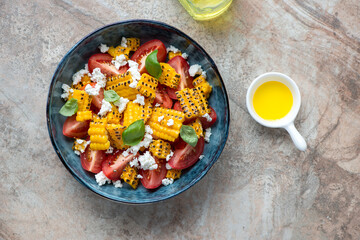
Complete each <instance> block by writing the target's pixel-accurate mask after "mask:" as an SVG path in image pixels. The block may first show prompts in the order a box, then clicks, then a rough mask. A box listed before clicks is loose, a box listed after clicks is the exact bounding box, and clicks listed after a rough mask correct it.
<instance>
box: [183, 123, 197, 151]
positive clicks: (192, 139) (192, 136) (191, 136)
mask: <svg viewBox="0 0 360 240" xmlns="http://www.w3.org/2000/svg"><path fill="white" fill-rule="evenodd" d="M180 137H181V138H182V139H183V140H184V141H185V142H187V143H188V144H190V145H191V146H192V147H195V146H196V144H197V142H198V137H197V135H196V132H195V130H194V129H193V128H192V127H190V126H187V125H182V126H181V128H180Z"/></svg>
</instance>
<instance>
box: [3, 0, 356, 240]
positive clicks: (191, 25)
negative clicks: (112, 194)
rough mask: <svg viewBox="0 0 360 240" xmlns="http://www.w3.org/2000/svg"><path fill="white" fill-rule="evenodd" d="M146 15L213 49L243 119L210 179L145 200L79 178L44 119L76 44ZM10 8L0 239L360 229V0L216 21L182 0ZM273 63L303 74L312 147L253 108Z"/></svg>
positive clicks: (309, 0)
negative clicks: (123, 198) (60, 68)
mask: <svg viewBox="0 0 360 240" xmlns="http://www.w3.org/2000/svg"><path fill="white" fill-rule="evenodd" d="M135 18H144V19H154V20H160V21H164V22H166V23H168V24H171V25H173V26H175V27H177V28H179V29H181V30H183V31H184V32H186V33H187V34H189V35H190V36H191V37H193V38H194V39H195V40H197V41H198V42H199V43H200V44H201V45H202V46H203V47H204V48H205V49H206V50H207V51H208V53H209V54H210V55H211V56H212V57H213V59H214V60H215V62H216V63H217V65H218V67H219V70H220V72H221V74H222V77H223V79H224V81H225V83H226V87H227V90H228V94H229V98H230V107H231V121H232V122H231V133H230V136H229V139H228V142H227V144H226V147H225V149H224V152H223V154H222V155H221V157H220V159H219V160H218V162H217V163H216V164H215V165H214V167H213V168H212V169H211V171H210V172H209V173H208V175H207V176H206V177H205V178H204V179H203V180H201V181H200V182H199V183H198V184H196V185H195V186H194V187H193V188H191V189H190V190H188V191H186V192H185V193H183V194H181V195H180V196H178V197H175V198H173V199H171V200H168V201H165V202H161V203H158V204H153V205H145V206H127V205H121V204H116V203H113V202H110V201H107V200H104V199H102V198H99V197H98V196H96V195H94V194H93V193H91V192H90V191H89V190H87V189H86V188H84V187H83V186H82V185H80V184H79V183H78V182H77V181H76V180H75V179H74V178H73V177H72V176H71V175H70V173H69V172H68V171H67V170H66V169H65V168H64V166H63V165H62V163H61V162H60V161H59V159H58V157H57V156H56V154H55V152H54V150H53V148H52V146H51V143H50V141H49V137H48V133H47V129H46V121H45V105H46V96H47V91H48V86H49V83H50V79H51V76H52V74H53V72H54V70H55V68H56V65H57V64H58V62H59V61H60V59H61V58H62V57H63V56H64V54H65V53H66V52H67V51H68V50H69V49H70V47H71V46H72V45H73V44H75V43H76V42H77V41H78V40H80V39H81V38H82V36H84V35H85V34H87V33H89V32H91V31H93V30H94V29H95V28H98V27H101V26H103V25H105V24H108V23H112V22H115V21H119V20H127V19H135ZM0 20H1V22H0V47H1V48H0V56H1V59H2V60H1V64H0V83H1V88H0V122H1V125H0V147H1V148H0V150H1V154H0V176H1V178H0V239H5V240H9V239H14V240H15V239H360V184H359V183H360V156H359V153H360V101H359V96H360V2H359V0H346V1H345V0H342V1H341V0H328V1H322V0H283V1H280V0H269V1H263V0H237V1H236V0H235V1H234V3H233V5H232V6H231V8H230V10H229V11H228V12H227V13H226V14H224V15H223V16H221V17H220V18H218V19H216V20H213V21H209V22H196V21H194V20H193V19H192V18H191V17H190V16H189V15H188V14H187V13H186V11H185V10H184V9H183V8H182V7H181V5H180V4H179V3H178V2H177V1H175V0H146V1H145V0H144V1H132V0H131V1H129V0H128V1H122V0H97V1H85V0H49V1H45V0H37V1H35V0H30V1H27V0H1V1H0ZM267 71H280V72H283V73H285V74H287V75H289V76H291V77H292V78H293V79H294V80H295V81H296V82H297V83H298V85H299V88H300V91H301V93H302V98H303V102H302V107H301V109H300V113H299V115H298V118H297V120H296V123H295V124H296V126H297V127H298V129H299V131H300V132H301V133H302V134H303V135H304V137H305V138H306V140H307V143H308V150H307V151H306V152H304V153H302V152H299V151H298V150H297V149H295V147H294V146H293V144H292V143H291V140H290V138H289V136H288V135H287V134H286V133H285V131H284V130H274V129H267V128H264V127H261V126H260V125H258V124H256V123H255V121H254V120H252V119H251V117H250V116H249V114H248V112H247V110H246V105H245V95H246V89H247V87H248V86H249V85H250V83H251V81H252V80H253V79H254V78H255V77H256V76H258V75H259V74H261V73H264V72H267Z"/></svg>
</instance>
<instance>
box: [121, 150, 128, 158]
mask: <svg viewBox="0 0 360 240" xmlns="http://www.w3.org/2000/svg"><path fill="white" fill-rule="evenodd" d="M122 155H123V156H124V157H127V156H129V149H127V150H126V151H123V153H122Z"/></svg>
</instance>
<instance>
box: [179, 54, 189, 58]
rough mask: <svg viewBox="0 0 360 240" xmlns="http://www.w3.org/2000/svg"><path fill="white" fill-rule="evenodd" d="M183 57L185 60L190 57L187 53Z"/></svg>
mask: <svg viewBox="0 0 360 240" xmlns="http://www.w3.org/2000/svg"><path fill="white" fill-rule="evenodd" d="M181 56H182V57H183V58H184V59H187V58H188V56H189V55H187V53H183V54H181Z"/></svg>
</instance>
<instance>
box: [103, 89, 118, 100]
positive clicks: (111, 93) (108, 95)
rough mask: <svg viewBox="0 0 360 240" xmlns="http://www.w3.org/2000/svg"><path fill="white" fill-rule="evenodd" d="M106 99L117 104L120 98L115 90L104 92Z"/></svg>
mask: <svg viewBox="0 0 360 240" xmlns="http://www.w3.org/2000/svg"><path fill="white" fill-rule="evenodd" d="M104 99H105V100H106V101H108V102H116V101H117V100H119V99H120V96H119V95H118V94H117V93H116V92H115V91H114V90H108V91H104Z"/></svg>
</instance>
